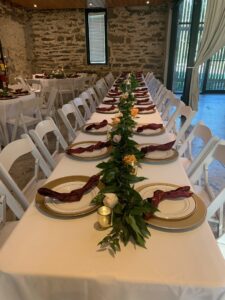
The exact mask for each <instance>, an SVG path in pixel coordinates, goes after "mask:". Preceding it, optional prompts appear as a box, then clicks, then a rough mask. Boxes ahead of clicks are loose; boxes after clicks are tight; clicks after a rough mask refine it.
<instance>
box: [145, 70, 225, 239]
mask: <svg viewBox="0 0 225 300" xmlns="http://www.w3.org/2000/svg"><path fill="white" fill-rule="evenodd" d="M145 80H146V83H147V86H148V89H149V92H150V93H151V96H152V98H153V100H154V102H155V104H156V106H157V109H158V110H159V112H160V113H161V116H162V119H163V121H164V123H165V127H166V129H167V131H168V132H169V133H170V134H171V139H174V138H176V142H175V147H176V148H177V150H178V152H179V155H180V157H181V161H182V163H183V166H184V168H185V170H186V173H187V175H188V177H189V179H190V181H191V183H192V185H193V188H194V191H195V192H196V193H197V194H198V195H199V196H200V197H201V199H203V200H204V202H205V204H206V206H207V219H208V220H209V221H211V222H213V223H216V224H217V225H218V236H219V237H221V235H222V234H223V215H224V212H223V210H224V202H225V188H224V187H220V191H217V195H215V191H213V189H212V186H213V184H215V182H210V180H209V170H211V169H210V166H211V165H212V163H213V162H214V161H217V162H219V163H220V165H221V166H222V165H223V166H225V155H224V153H225V141H224V140H219V138H218V137H216V136H213V134H212V132H211V130H210V129H209V128H208V127H207V126H206V125H204V124H203V123H202V122H199V123H198V124H196V125H195V126H191V122H192V119H193V117H194V116H195V113H196V112H194V111H193V110H192V109H191V107H189V106H186V105H185V104H184V103H183V102H182V101H180V100H179V99H177V98H176V96H175V95H174V94H173V92H171V91H169V90H168V89H167V88H166V87H165V86H164V85H163V84H162V83H161V82H160V81H159V80H157V79H156V78H155V76H154V75H153V73H148V74H147V75H146V78H145ZM178 123H179V124H181V126H180V127H179V126H177V124H178ZM177 127H179V129H178V128H177ZM191 127H192V128H191ZM193 145H196V146H195V147H193ZM198 145H199V146H200V145H201V146H200V147H199V148H200V149H199V151H197V153H195V151H193V149H194V148H196V147H197V146H198ZM212 172H213V169H212Z"/></svg>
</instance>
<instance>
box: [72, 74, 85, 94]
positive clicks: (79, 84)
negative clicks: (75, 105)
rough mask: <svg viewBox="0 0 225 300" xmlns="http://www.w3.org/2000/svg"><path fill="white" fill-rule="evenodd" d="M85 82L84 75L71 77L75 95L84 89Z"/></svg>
mask: <svg viewBox="0 0 225 300" xmlns="http://www.w3.org/2000/svg"><path fill="white" fill-rule="evenodd" d="M85 82H86V76H85V77H78V78H74V79H73V89H74V94H75V96H78V95H79V94H80V93H82V92H83V91H84V89H85Z"/></svg>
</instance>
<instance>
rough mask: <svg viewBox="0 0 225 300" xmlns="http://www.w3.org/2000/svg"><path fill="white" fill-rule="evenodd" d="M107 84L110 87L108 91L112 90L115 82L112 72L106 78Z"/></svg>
mask: <svg viewBox="0 0 225 300" xmlns="http://www.w3.org/2000/svg"><path fill="white" fill-rule="evenodd" d="M105 82H106V84H107V86H108V89H110V88H111V86H112V85H113V82H114V76H113V74H112V73H111V72H110V73H108V74H107V75H106V76H105Z"/></svg>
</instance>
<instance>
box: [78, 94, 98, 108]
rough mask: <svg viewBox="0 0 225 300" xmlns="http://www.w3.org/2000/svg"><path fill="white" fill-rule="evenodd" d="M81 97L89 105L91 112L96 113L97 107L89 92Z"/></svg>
mask: <svg viewBox="0 0 225 300" xmlns="http://www.w3.org/2000/svg"><path fill="white" fill-rule="evenodd" d="M79 97H80V98H81V99H82V100H83V101H85V102H86V103H87V105H88V108H89V110H90V112H91V113H93V112H94V111H95V107H96V106H95V103H94V100H93V99H92V97H91V96H90V94H89V93H88V92H87V90H86V91H85V92H83V93H81V94H80V95H79Z"/></svg>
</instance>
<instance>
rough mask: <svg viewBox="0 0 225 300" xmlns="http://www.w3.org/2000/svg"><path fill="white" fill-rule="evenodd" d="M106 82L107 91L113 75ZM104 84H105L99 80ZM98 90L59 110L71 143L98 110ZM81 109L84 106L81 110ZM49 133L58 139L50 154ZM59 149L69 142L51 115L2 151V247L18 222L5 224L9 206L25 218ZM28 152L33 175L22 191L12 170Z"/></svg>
mask: <svg viewBox="0 0 225 300" xmlns="http://www.w3.org/2000/svg"><path fill="white" fill-rule="evenodd" d="M107 79H108V77H106V81H105V83H104V85H105V86H107V90H108V89H109V87H110V85H112V83H113V81H114V78H113V76H112V75H111V80H108V81H107ZM101 82H103V81H102V80H100V83H101ZM100 85H101V84H100ZM53 90H54V89H53ZM96 91H98V92H99V90H98V89H97V88H96V90H95V89H94V88H89V89H87V90H86V91H84V92H82V93H81V94H80V95H79V97H77V98H75V99H73V100H71V102H70V103H68V104H64V105H63V106H62V108H60V109H59V110H58V114H59V116H60V117H61V119H62V121H63V123H64V124H65V127H66V128H67V130H68V136H69V141H72V140H74V138H75V137H76V135H77V130H78V129H79V127H81V126H82V125H83V124H84V123H85V122H86V120H87V119H88V118H90V116H91V113H92V112H93V111H95V108H96V106H98V105H99V103H100V102H101V99H102V97H103V95H102V94H100V93H99V95H100V96H98V94H97V93H96ZM80 106H82V109H81V110H80ZM71 114H73V115H74V117H75V118H74V121H75V123H76V124H77V125H76V126H75V127H72V126H71V122H70V120H69V115H71ZM68 124H70V125H68ZM28 133H29V134H28ZM50 133H51V134H53V135H54V137H55V140H56V143H55V149H54V151H53V152H50V150H49V149H48V134H50ZM60 147H61V148H62V149H63V150H65V149H66V148H67V147H68V143H67V142H66V140H65V139H64V137H63V135H62V134H61V131H60V129H59V128H58V126H57V124H56V123H55V122H54V120H53V119H52V118H51V117H49V116H48V117H46V118H45V120H41V121H39V123H38V124H37V125H36V127H35V128H34V129H31V130H30V131H29V132H27V133H26V134H23V135H22V136H21V139H18V140H15V141H13V142H11V143H9V144H8V145H7V146H6V147H5V148H4V149H3V150H2V152H0V180H1V181H0V195H1V198H0V223H1V225H2V226H3V225H4V229H3V230H1V234H0V246H1V245H2V244H3V242H4V241H5V239H6V238H7V237H8V235H9V234H10V233H11V231H12V229H13V228H14V227H15V225H16V224H17V222H15V221H13V222H6V205H7V206H8V207H9V208H10V209H11V211H12V212H13V213H14V215H15V217H16V218H17V219H20V218H21V217H22V215H23V213H24V211H25V210H26V209H27V207H28V206H29V204H30V203H31V201H32V200H33V199H34V196H35V194H36V191H37V189H38V188H39V187H40V186H42V185H43V184H44V181H45V180H46V178H48V177H49V175H50V174H51V172H52V170H53V169H54V168H55V167H56V165H57V163H58V161H59V160H60V158H61V154H60ZM15 149H16V151H15ZM28 153H29V154H31V155H32V157H33V159H34V174H33V176H32V178H31V179H30V180H29V182H28V183H27V184H26V186H25V187H24V188H23V189H20V188H19V186H18V184H17V183H16V182H15V180H14V179H13V178H12V176H11V175H10V170H11V168H12V166H13V164H14V162H15V161H16V160H17V159H18V158H20V157H21V156H23V155H26V154H28ZM39 170H41V171H42V178H40V174H39Z"/></svg>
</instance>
